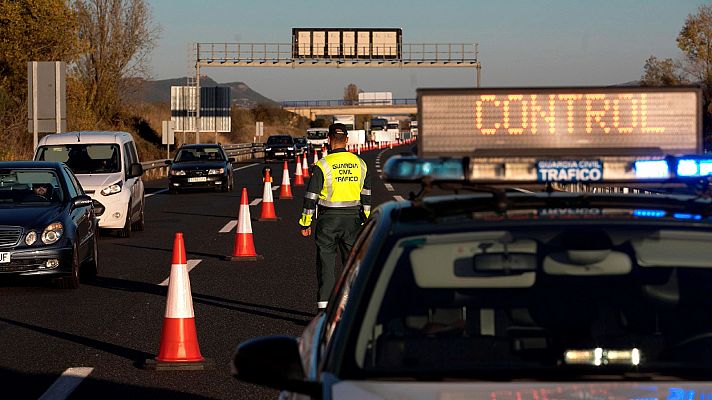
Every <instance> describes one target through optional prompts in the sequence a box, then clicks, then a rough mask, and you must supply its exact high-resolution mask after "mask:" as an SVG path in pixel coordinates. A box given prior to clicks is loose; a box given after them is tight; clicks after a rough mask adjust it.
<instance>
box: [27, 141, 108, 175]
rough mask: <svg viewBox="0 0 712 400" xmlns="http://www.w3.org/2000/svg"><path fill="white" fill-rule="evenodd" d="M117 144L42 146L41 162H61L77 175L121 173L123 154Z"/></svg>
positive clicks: (38, 158)
mask: <svg viewBox="0 0 712 400" xmlns="http://www.w3.org/2000/svg"><path fill="white" fill-rule="evenodd" d="M120 151H121V150H120V148H119V146H118V145H116V144H81V143H77V144H62V145H50V146H42V147H40V148H39V150H38V152H37V160H39V161H60V162H63V163H65V164H67V166H68V167H69V168H70V169H71V170H72V172H74V173H75V174H108V173H114V172H120V171H121V163H120V160H121V153H120Z"/></svg>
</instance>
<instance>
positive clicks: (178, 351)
mask: <svg viewBox="0 0 712 400" xmlns="http://www.w3.org/2000/svg"><path fill="white" fill-rule="evenodd" d="M209 364H211V362H210V361H208V360H206V359H205V358H203V356H202V355H201V354H200V346H199V345H198V334H197V332H196V329H195V313H194V311H193V297H192V294H191V291H190V278H189V276H188V265H187V260H186V254H185V243H184V241H183V233H181V232H177V233H176V234H175V238H174V239H173V262H172V263H171V275H170V278H169V283H168V298H167V300H166V312H165V317H164V319H163V329H162V330H161V342H160V345H159V348H158V356H156V358H154V359H149V360H146V361H145V362H144V364H143V365H144V367H145V368H147V369H154V370H159V371H160V370H200V369H205V368H206V367H207V366H208V365H209Z"/></svg>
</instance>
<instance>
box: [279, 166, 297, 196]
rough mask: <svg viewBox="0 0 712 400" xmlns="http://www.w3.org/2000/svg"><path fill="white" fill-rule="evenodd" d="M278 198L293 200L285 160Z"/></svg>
mask: <svg viewBox="0 0 712 400" xmlns="http://www.w3.org/2000/svg"><path fill="white" fill-rule="evenodd" d="M279 198H280V200H281V199H285V200H289V199H293V198H294V196H292V186H291V185H290V184H289V167H287V160H284V169H283V172H282V186H280V188H279Z"/></svg>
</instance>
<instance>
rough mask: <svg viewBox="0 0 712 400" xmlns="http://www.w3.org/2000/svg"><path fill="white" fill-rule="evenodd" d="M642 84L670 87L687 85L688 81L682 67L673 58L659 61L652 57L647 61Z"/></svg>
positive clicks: (641, 79)
mask: <svg viewBox="0 0 712 400" xmlns="http://www.w3.org/2000/svg"><path fill="white" fill-rule="evenodd" d="M640 83H641V84H642V85H644V86H670V85H681V84H684V83H687V80H686V79H685V78H684V77H683V76H682V74H681V71H680V65H679V64H676V63H675V62H674V61H673V59H672V58H666V59H664V60H659V59H658V58H657V57H655V56H650V57H649V58H648V59H647V60H645V66H644V67H643V76H642V77H641V78H640Z"/></svg>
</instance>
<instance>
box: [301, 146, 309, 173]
mask: <svg viewBox="0 0 712 400" xmlns="http://www.w3.org/2000/svg"><path fill="white" fill-rule="evenodd" d="M302 175H304V177H305V178H308V177H309V165H307V153H306V152H304V158H302Z"/></svg>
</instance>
